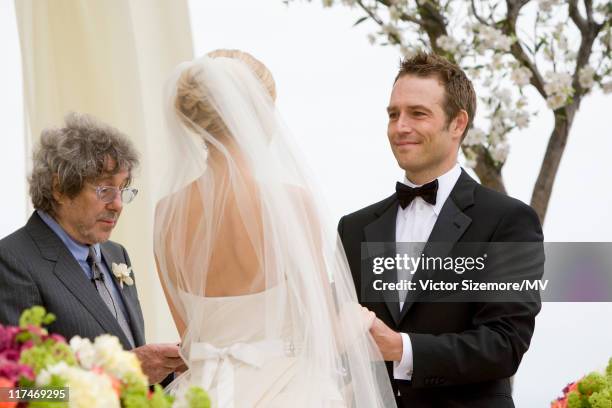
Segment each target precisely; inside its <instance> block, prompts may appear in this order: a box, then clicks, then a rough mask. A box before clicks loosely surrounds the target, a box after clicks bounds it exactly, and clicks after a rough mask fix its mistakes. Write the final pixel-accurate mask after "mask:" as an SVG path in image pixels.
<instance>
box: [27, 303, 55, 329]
mask: <svg viewBox="0 0 612 408" xmlns="http://www.w3.org/2000/svg"><path fill="white" fill-rule="evenodd" d="M54 321H55V315H54V314H53V313H47V311H46V310H45V308H44V307H42V306H33V307H31V308H29V309H26V310H24V311H23V313H22V314H21V317H20V318H19V327H20V328H22V329H27V328H28V326H30V325H31V326H37V327H42V326H48V325H50V324H51V323H53V322H54Z"/></svg>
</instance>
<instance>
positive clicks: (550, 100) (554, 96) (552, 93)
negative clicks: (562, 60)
mask: <svg viewBox="0 0 612 408" xmlns="http://www.w3.org/2000/svg"><path fill="white" fill-rule="evenodd" d="M546 77H547V81H546V83H545V84H544V92H546V95H548V97H547V98H546V102H547V104H548V107H549V108H550V109H553V110H555V109H558V108H561V107H562V106H565V104H566V103H567V100H568V98H569V97H571V96H572V95H573V94H574V89H573V88H572V77H571V75H570V74H568V73H564V72H547V73H546Z"/></svg>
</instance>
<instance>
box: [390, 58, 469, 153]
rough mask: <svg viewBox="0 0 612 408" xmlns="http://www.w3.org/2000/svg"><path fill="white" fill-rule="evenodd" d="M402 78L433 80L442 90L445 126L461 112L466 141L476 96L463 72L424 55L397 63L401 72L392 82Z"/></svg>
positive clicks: (445, 60) (449, 63)
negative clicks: (466, 120) (464, 120)
mask: <svg viewBox="0 0 612 408" xmlns="http://www.w3.org/2000/svg"><path fill="white" fill-rule="evenodd" d="M404 75H415V76H418V77H421V78H427V77H436V78H437V79H438V80H439V81H440V82H441V83H442V85H443V86H444V106H443V108H444V113H445V114H446V124H447V125H448V124H449V123H450V121H451V120H453V119H454V118H455V117H456V116H457V114H458V113H459V111H460V110H464V111H466V112H467V114H468V124H467V126H466V127H465V131H464V132H463V135H461V140H462V141H463V139H464V138H465V135H466V134H467V132H468V129H469V128H471V127H472V123H473V122H474V115H475V114H476V92H474V86H473V85H472V81H470V80H469V79H468V77H467V75H465V72H463V70H462V69H461V68H459V67H458V66H457V65H455V64H453V63H452V62H450V61H448V60H447V59H445V58H443V57H441V56H439V55H437V54H434V53H426V52H418V53H417V54H416V55H414V56H412V57H410V58H405V59H404V60H402V61H401V62H400V69H399V72H398V73H397V76H396V77H395V81H394V83H395V82H397V80H398V79H400V78H401V77H403V76H404Z"/></svg>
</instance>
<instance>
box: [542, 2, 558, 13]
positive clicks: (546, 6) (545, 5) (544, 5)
mask: <svg viewBox="0 0 612 408" xmlns="http://www.w3.org/2000/svg"><path fill="white" fill-rule="evenodd" d="M557 4H559V0H538V6H539V7H540V10H542V11H544V12H546V13H550V12H551V11H552V8H553V6H556V5H557Z"/></svg>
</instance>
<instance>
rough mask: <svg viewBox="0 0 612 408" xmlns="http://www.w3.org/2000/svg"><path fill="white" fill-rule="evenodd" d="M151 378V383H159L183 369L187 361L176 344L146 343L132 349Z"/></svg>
mask: <svg viewBox="0 0 612 408" xmlns="http://www.w3.org/2000/svg"><path fill="white" fill-rule="evenodd" d="M132 351H133V352H134V354H136V357H138V360H140V365H141V367H142V372H143V373H144V374H145V375H146V376H147V377H148V378H149V384H157V383H159V382H160V381H161V380H163V379H164V378H166V376H168V374H170V373H172V372H174V371H176V370H177V369H182V368H183V367H184V365H185V362H184V361H183V359H182V358H181V356H180V355H179V347H178V346H177V345H176V344H146V345H144V346H141V347H137V348H135V349H133V350H132Z"/></svg>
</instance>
